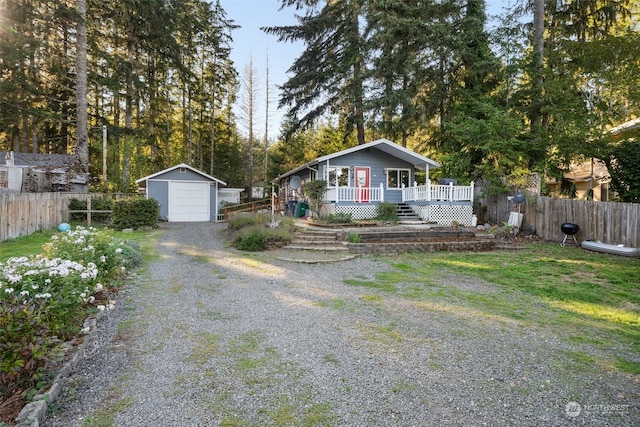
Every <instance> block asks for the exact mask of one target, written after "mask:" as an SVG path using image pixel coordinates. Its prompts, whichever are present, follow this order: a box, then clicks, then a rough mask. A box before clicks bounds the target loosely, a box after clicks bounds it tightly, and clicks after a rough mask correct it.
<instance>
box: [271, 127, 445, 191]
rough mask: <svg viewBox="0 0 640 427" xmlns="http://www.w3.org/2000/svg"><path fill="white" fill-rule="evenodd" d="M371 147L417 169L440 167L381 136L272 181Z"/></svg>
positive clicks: (308, 163) (326, 156)
mask: <svg viewBox="0 0 640 427" xmlns="http://www.w3.org/2000/svg"><path fill="white" fill-rule="evenodd" d="M370 148H376V149H378V150H380V151H382V152H384V153H386V154H389V155H390V156H393V157H396V158H398V159H401V160H403V161H405V162H407V163H410V164H412V165H413V166H414V167H415V168H416V169H420V170H425V169H426V167H427V165H429V167H430V168H438V167H440V164H439V163H438V162H435V161H433V160H431V159H429V158H428V157H424V156H423V155H421V154H418V153H416V152H414V151H411V150H409V149H408V148H405V147H403V146H401V145H398V144H396V143H395V142H391V141H389V140H388V139H385V138H381V139H377V140H375V141H372V142H369V143H367V144H362V145H356V146H355V147H351V148H348V149H346V150H342V151H338V152H335V153H332V154H327V155H325V156H321V157H318V158H317V159H314V160H311V161H310V162H307V163H305V164H304V165H302V166H299V167H297V168H295V169H292V170H290V171H288V172H285V173H283V174H282V175H280V176H278V177H276V178H275V179H274V180H273V181H272V182H274V183H275V182H277V181H280V180H281V179H283V178H286V177H288V176H289V175H293V174H295V173H297V172H300V171H301V170H304V169H307V168H309V167H311V166H314V165H317V164H318V163H321V162H325V161H327V160H332V159H335V158H338V157H342V156H344V155H347V154H351V153H355V152H358V151H362V150H367V149H370Z"/></svg>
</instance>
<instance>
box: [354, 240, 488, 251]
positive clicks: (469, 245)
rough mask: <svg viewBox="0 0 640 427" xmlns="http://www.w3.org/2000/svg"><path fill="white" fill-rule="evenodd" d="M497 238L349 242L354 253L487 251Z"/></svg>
mask: <svg viewBox="0 0 640 427" xmlns="http://www.w3.org/2000/svg"><path fill="white" fill-rule="evenodd" d="M494 245H495V240H485V239H474V240H460V241H445V242H433V241H415V242H402V243H391V242H381V243H349V244H347V247H348V248H349V252H350V253H352V254H363V255H364V254H367V255H370V254H375V255H397V254H401V253H406V252H463V251H464V252H466V251H471V252H485V251H491V250H493V248H494Z"/></svg>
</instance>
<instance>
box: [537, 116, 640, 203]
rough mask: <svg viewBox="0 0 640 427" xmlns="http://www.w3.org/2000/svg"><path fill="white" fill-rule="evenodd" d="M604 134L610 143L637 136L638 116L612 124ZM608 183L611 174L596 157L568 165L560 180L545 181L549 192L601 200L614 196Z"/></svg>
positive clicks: (638, 131)
mask: <svg viewBox="0 0 640 427" xmlns="http://www.w3.org/2000/svg"><path fill="white" fill-rule="evenodd" d="M605 134H606V136H607V137H608V138H609V141H610V143H611V144H616V143H618V142H619V141H621V140H624V139H628V138H638V136H639V135H640V118H637V119H633V120H628V121H626V122H624V123H621V124H619V125H617V126H614V127H612V128H611V129H609V130H607V131H606V132H605ZM610 183H611V176H610V174H609V170H608V169H607V166H606V165H605V164H604V162H603V161H602V160H600V159H596V158H592V159H591V160H589V161H586V162H582V163H573V164H571V165H569V170H568V172H567V173H565V174H564V175H563V179H562V180H556V179H550V180H548V181H547V185H548V187H549V193H551V194H552V195H555V196H565V197H566V196H569V197H572V198H577V199H590V200H596V201H603V202H606V201H610V200H612V199H614V197H615V194H613V193H612V191H610V190H609V186H610ZM567 184H570V188H568V189H565V188H563V187H565V186H566V185H567Z"/></svg>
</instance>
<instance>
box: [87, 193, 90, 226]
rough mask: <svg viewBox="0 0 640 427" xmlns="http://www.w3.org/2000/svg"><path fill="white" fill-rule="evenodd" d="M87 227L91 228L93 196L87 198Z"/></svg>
mask: <svg viewBox="0 0 640 427" xmlns="http://www.w3.org/2000/svg"><path fill="white" fill-rule="evenodd" d="M87 227H91V196H88V197H87Z"/></svg>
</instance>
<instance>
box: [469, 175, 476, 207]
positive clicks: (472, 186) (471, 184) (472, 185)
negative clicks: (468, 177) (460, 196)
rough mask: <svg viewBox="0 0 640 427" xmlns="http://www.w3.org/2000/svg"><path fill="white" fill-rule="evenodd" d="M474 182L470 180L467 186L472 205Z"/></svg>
mask: <svg viewBox="0 0 640 427" xmlns="http://www.w3.org/2000/svg"><path fill="white" fill-rule="evenodd" d="M474 185H475V184H474V183H473V181H471V183H470V184H469V186H470V187H471V196H470V197H471V204H472V205H473V192H474Z"/></svg>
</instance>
